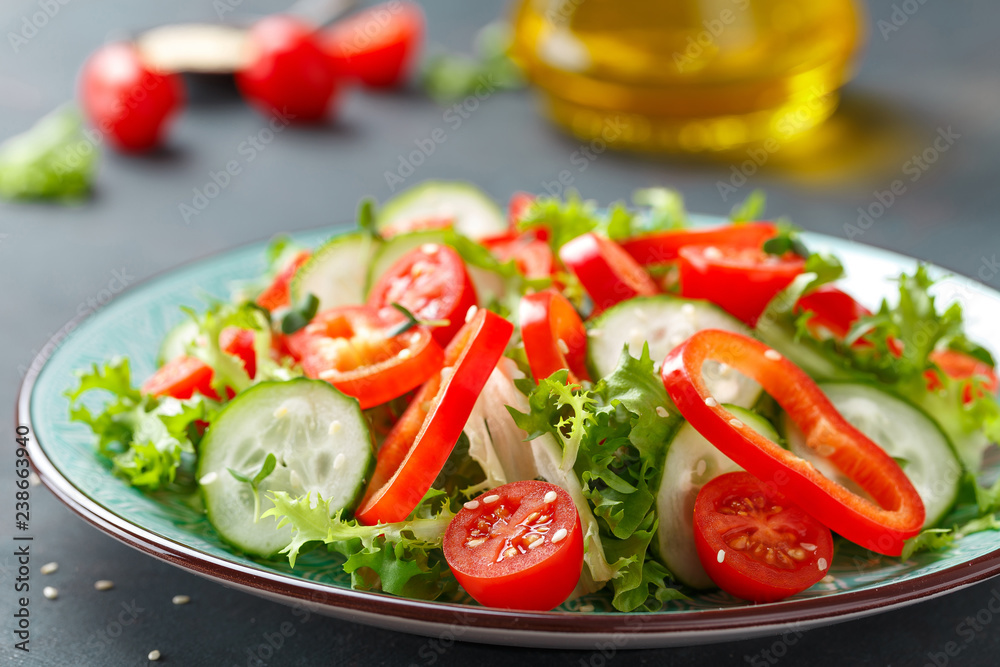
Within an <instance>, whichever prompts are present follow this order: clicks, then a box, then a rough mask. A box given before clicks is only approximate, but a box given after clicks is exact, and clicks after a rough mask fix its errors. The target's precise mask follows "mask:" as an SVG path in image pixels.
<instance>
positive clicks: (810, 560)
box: [694, 472, 833, 602]
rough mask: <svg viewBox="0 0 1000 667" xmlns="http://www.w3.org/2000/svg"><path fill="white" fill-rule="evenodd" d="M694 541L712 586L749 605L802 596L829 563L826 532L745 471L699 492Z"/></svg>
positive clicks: (772, 486)
mask: <svg viewBox="0 0 1000 667" xmlns="http://www.w3.org/2000/svg"><path fill="white" fill-rule="evenodd" d="M694 541H695V546H696V547H697V549H698V558H699V560H700V561H701V564H702V566H704V568H705V571H706V572H708V576H709V577H711V578H712V581H714V582H715V583H716V584H718V586H719V588H721V589H722V590H724V591H726V592H727V593H730V594H732V595H735V596H736V597H738V598H742V599H744V600H749V601H751V602H773V601H775V600H782V599H784V598H786V597H788V596H789V595H795V594H796V593H799V592H801V591H804V590H805V589H807V588H809V587H810V586H812V585H813V584H815V583H816V582H818V581H819V580H820V579H822V578H823V577H824V576H826V573H827V571H829V569H830V563H831V562H833V536H832V535H831V534H830V529H829V528H827V527H826V526H824V525H823V524H821V523H820V522H819V521H817V520H816V519H814V518H812V517H811V516H809V515H808V514H806V513H805V511H803V510H802V508H801V507H799V506H798V505H795V504H794V503H792V502H791V501H790V500H789V499H788V498H786V497H785V496H784V495H782V494H781V492H780V491H778V490H777V486H776V485H775V484H770V485H768V484H764V483H763V482H761V481H760V480H759V479H757V478H756V477H754V476H753V475H751V474H750V473H748V472H731V473H727V474H725V475H720V476H719V477H716V478H715V479H713V480H712V481H710V482H709V483H708V484H706V485H705V486H703V487H702V489H701V491H699V492H698V498H697V499H696V500H695V503H694Z"/></svg>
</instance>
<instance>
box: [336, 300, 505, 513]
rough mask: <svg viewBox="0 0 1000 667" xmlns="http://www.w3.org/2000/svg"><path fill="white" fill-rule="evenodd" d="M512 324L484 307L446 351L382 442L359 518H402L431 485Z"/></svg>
mask: <svg viewBox="0 0 1000 667" xmlns="http://www.w3.org/2000/svg"><path fill="white" fill-rule="evenodd" d="M513 332H514V325H513V324H511V323H510V322H508V321H507V320H505V319H504V318H502V317H500V316H499V315H496V314H495V313H491V312H490V311H488V310H485V309H480V310H479V311H478V312H476V314H475V315H474V316H473V317H472V319H470V320H469V322H467V323H466V324H465V326H464V327H462V328H461V329H460V330H459V331H458V333H457V334H455V337H454V338H453V339H452V341H451V343H449V344H448V347H447V348H446V349H445V351H444V368H442V369H441V370H440V371H438V372H437V373H436V374H435V375H434V376H433V377H432V378H431V379H430V380H428V381H427V383H425V384H424V385H423V386H422V387H421V388H420V391H418V392H417V395H416V397H415V398H414V399H413V402H412V403H410V405H409V407H407V409H406V412H404V413H403V416H402V417H401V418H400V420H399V422H397V423H396V425H395V426H394V427H393V429H392V431H391V432H390V433H389V435H388V436H387V437H386V439H385V442H383V443H382V448H381V449H380V450H379V452H378V460H377V461H376V463H375V473H374V474H373V475H372V479H371V481H370V482H369V483H368V489H367V491H366V492H365V497H364V498H363V499H362V501H361V509H359V510H358V511H357V513H356V514H355V517H356V518H357V519H358V521H360V522H361V523H363V524H365V525H369V526H371V525H375V524H377V523H392V522H395V521H402V520H404V519H405V518H406V517H407V516H408V515H409V514H410V512H412V511H413V508H414V507H416V506H417V505H418V504H419V503H420V500H421V499H422V498H423V497H424V494H425V493H427V490H428V489H430V488H431V484H433V483H434V479H435V478H436V477H437V476H438V474H439V473H440V472H441V469H442V468H443V467H444V464H445V463H446V462H447V461H448V456H449V455H450V454H451V450H452V449H454V448H455V443H456V442H458V438H459V436H460V435H461V434H462V429H464V428H465V423H466V422H467V421H468V420H469V415H470V414H471V413H472V407H473V406H474V405H475V403H476V399H477V398H479V394H480V393H481V392H482V390H483V387H484V386H485V385H486V381H487V380H488V379H489V377H490V374H491V373H492V372H493V368H494V367H495V366H496V364H497V361H498V360H499V359H500V356H501V355H502V354H503V351H504V349H505V348H506V347H507V343H508V342H509V341H510V337H511V334H513Z"/></svg>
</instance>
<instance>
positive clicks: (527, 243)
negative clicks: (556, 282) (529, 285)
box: [481, 230, 555, 278]
mask: <svg viewBox="0 0 1000 667" xmlns="http://www.w3.org/2000/svg"><path fill="white" fill-rule="evenodd" d="M481 243H482V244H483V245H484V246H486V247H487V248H489V250H490V252H492V253H493V255H494V256H495V257H496V258H497V259H499V260H500V261H501V262H506V261H508V260H514V263H515V265H516V266H517V270H518V271H520V272H521V275H523V276H524V277H526V278H548V277H549V276H550V275H552V269H553V268H555V257H554V256H553V254H552V247H551V246H549V244H548V243H547V242H546V241H544V240H543V239H541V238H540V237H539V236H538V235H537V234H536V233H535V230H531V231H528V232H524V233H523V234H517V233H515V232H511V233H508V234H504V235H503V236H495V237H492V238H486V239H482V240H481Z"/></svg>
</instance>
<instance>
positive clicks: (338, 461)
mask: <svg viewBox="0 0 1000 667" xmlns="http://www.w3.org/2000/svg"><path fill="white" fill-rule="evenodd" d="M346 460H347V457H346V456H344V452H341V453H339V454H337V456H336V457H334V459H333V469H334V470H340V469H341V468H343V467H344V461H346Z"/></svg>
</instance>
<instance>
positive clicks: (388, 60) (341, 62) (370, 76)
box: [321, 0, 424, 88]
mask: <svg viewBox="0 0 1000 667" xmlns="http://www.w3.org/2000/svg"><path fill="white" fill-rule="evenodd" d="M423 36H424V12H423V10H422V9H421V8H420V5H418V4H416V3H413V2H399V1H398V0H396V1H394V2H387V3H385V4H381V5H376V6H374V7H371V8H370V9H366V10H365V11H362V12H359V13H358V14H356V15H354V16H351V17H350V18H347V19H344V20H342V21H338V22H337V23H334V24H333V25H332V26H330V27H329V28H328V29H326V30H325V31H324V32H323V34H322V36H321V41H322V44H323V48H324V50H325V51H326V53H327V55H328V56H329V58H330V60H331V61H332V62H333V66H334V69H335V70H336V71H337V73H338V74H339V75H341V76H343V77H346V78H350V79H356V80H357V81H360V82H361V83H363V84H364V85H366V86H369V87H371V88H392V87H395V86H398V85H400V84H401V83H403V82H404V81H405V80H406V77H407V75H408V74H409V71H410V69H411V66H412V64H413V63H414V61H415V60H416V57H417V53H418V52H419V51H420V43H421V42H422V41H423Z"/></svg>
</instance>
